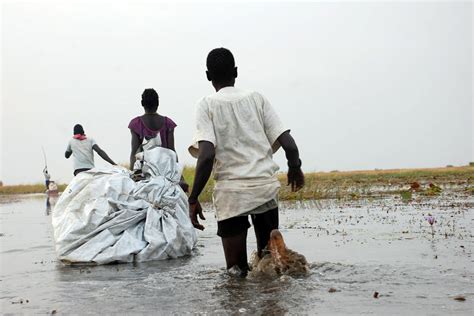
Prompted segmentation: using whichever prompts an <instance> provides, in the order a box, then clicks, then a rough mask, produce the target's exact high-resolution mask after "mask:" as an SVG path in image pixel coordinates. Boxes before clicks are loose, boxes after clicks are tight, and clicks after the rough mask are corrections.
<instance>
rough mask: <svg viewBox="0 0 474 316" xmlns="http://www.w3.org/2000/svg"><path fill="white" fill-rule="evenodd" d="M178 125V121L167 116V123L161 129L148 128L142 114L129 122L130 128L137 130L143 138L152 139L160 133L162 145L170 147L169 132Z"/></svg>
mask: <svg viewBox="0 0 474 316" xmlns="http://www.w3.org/2000/svg"><path fill="white" fill-rule="evenodd" d="M175 127H176V123H175V122H173V120H172V119H170V118H169V117H167V116H165V124H163V126H162V127H161V128H160V129H159V130H157V131H156V130H153V129H150V128H148V127H147V126H146V125H145V123H144V122H143V120H142V117H141V116H137V117H136V118H134V119H133V120H131V121H130V123H129V124H128V128H129V129H130V130H132V131H133V132H135V133H136V134H137V135H138V137H140V139H141V140H143V139H151V138H153V137H156V136H157V135H158V134H160V138H161V144H162V147H166V148H168V137H167V136H168V132H169V131H172V130H173V129H174V128H175Z"/></svg>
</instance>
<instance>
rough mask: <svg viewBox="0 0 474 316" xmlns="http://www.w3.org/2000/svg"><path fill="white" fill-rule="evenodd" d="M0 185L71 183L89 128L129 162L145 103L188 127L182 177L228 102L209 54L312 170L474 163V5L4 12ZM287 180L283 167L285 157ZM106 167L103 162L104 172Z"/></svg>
mask: <svg viewBox="0 0 474 316" xmlns="http://www.w3.org/2000/svg"><path fill="white" fill-rule="evenodd" d="M1 11H2V12H1V45H2V46H1V57H2V58H1V80H2V82H1V111H0V122H1V128H0V148H1V155H0V180H1V181H3V183H4V184H20V183H37V182H40V181H42V179H43V176H42V169H43V166H44V163H45V162H44V157H43V151H42V148H44V151H45V153H46V158H47V164H48V168H49V171H50V173H51V175H52V179H53V180H56V181H57V182H60V183H67V182H68V181H70V180H71V179H72V171H73V170H72V168H73V167H72V160H71V159H69V160H67V159H65V158H64V151H65V149H66V145H67V142H68V141H69V139H70V138H71V137H72V128H73V126H74V124H76V123H80V124H82V125H83V126H84V129H85V132H86V134H87V135H88V136H89V137H92V138H94V139H95V140H96V141H97V143H98V144H99V146H101V148H103V149H104V150H105V151H106V152H107V153H108V154H109V156H110V157H111V158H112V159H114V160H115V161H116V162H123V163H126V162H127V161H128V157H129V152H130V132H129V130H128V128H127V126H128V123H129V121H130V120H131V119H132V118H134V117H135V116H138V115H141V114H142V112H143V109H142V107H141V105H140V96H141V93H142V91H143V90H144V89H145V88H155V89H156V90H157V91H158V94H159V95H160V107H159V109H158V111H159V113H161V114H163V115H166V116H169V117H170V118H172V119H173V120H174V121H175V122H176V123H177V124H178V127H177V128H176V130H175V143H176V150H177V153H178V156H179V159H180V161H181V162H182V163H184V164H188V165H192V164H194V163H195V160H194V158H192V157H191V156H190V155H189V153H188V152H187V148H188V146H189V145H190V143H191V141H192V136H193V132H194V117H195V116H194V114H195V106H196V104H197V102H198V101H199V99H201V98H202V97H203V96H205V95H208V94H211V93H213V92H214V91H213V88H212V86H211V84H210V83H209V82H208V81H207V80H206V77H205V60H206V56H207V53H208V52H209V51H210V50H211V49H213V48H216V47H226V48H229V49H230V50H231V51H232V52H233V54H234V56H235V60H236V65H237V67H238V69H239V77H238V78H237V82H236V86H237V87H239V88H243V89H249V90H256V91H259V92H260V93H262V94H264V95H265V96H266V97H267V98H268V99H269V100H270V102H271V103H272V105H273V106H274V107H275V109H276V111H277V112H278V113H279V115H280V117H281V119H282V121H283V123H284V124H285V125H286V126H287V127H288V128H289V129H291V134H292V135H293V137H294V138H295V140H296V142H297V144H298V146H299V149H300V154H301V160H302V161H303V170H304V171H305V172H311V171H331V170H361V169H376V168H377V169H392V168H418V167H444V166H446V165H455V166H457V165H466V164H468V163H469V162H470V161H474V147H473V144H474V130H473V122H474V111H473V63H472V59H473V51H472V41H473V34H472V30H473V24H472V15H473V4H472V2H470V1H465V2H462V1H445V2H426V1H425V2H411V1H390V2H379V1H366V2H357V1H341V2H296V3H295V2H273V1H264V2H244V3H242V2H233V1H226V2H225V3H224V2H198V3H195V2H192V3H190V2H188V3H183V2H178V3H177V2H163V1H161V2H151V1H100V0H98V1H94V2H91V1H60V2H59V1H41V2H32V1H3V2H2V6H1ZM274 158H275V160H276V161H277V162H278V164H279V165H280V167H281V170H282V171H285V170H286V163H285V156H284V153H283V152H282V151H279V152H278V153H276V154H275V157H274ZM106 165H107V163H106V162H104V161H102V159H101V158H100V157H99V156H97V155H96V166H99V167H101V166H106Z"/></svg>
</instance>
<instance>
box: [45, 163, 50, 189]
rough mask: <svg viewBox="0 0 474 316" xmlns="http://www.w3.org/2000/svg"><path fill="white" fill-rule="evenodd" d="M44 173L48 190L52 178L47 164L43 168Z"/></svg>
mask: <svg viewBox="0 0 474 316" xmlns="http://www.w3.org/2000/svg"><path fill="white" fill-rule="evenodd" d="M43 174H44V184H45V185H46V191H47V190H48V189H49V181H50V179H51V175H50V174H49V173H48V167H47V166H45V167H44V169H43Z"/></svg>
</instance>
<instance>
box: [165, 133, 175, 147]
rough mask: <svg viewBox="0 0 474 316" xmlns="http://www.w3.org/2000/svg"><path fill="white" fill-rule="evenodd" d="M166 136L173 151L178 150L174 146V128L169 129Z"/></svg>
mask: <svg viewBox="0 0 474 316" xmlns="http://www.w3.org/2000/svg"><path fill="white" fill-rule="evenodd" d="M166 137H167V139H166V140H167V143H168V149H171V150H172V151H174V152H176V150H175V148H174V129H170V130H168V133H167V135H166Z"/></svg>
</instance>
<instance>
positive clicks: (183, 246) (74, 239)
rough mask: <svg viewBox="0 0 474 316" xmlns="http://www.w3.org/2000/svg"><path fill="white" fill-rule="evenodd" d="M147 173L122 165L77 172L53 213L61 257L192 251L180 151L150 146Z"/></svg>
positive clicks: (155, 256)
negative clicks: (137, 174)
mask: <svg viewBox="0 0 474 316" xmlns="http://www.w3.org/2000/svg"><path fill="white" fill-rule="evenodd" d="M142 172H143V175H144V176H145V177H146V179H145V180H141V181H138V182H135V181H133V180H132V179H131V178H130V171H128V170H126V169H124V168H120V167H113V168H110V169H107V170H99V169H92V170H90V171H87V172H82V173H80V174H79V175H77V176H76V177H74V179H73V180H72V181H71V183H70V184H69V185H68V187H67V188H66V189H65V191H64V192H63V193H62V194H61V197H60V198H59V200H58V203H57V204H56V207H55V208H54V211H53V213H52V222H53V229H54V238H55V241H56V252H57V254H58V256H59V259H60V260H62V261H64V262H72V263H74V262H92V263H97V264H105V263H110V262H132V261H149V260H162V259H168V258H177V257H180V256H185V255H190V254H191V251H192V249H193V247H194V245H195V244H196V241H197V236H196V232H195V230H194V228H193V226H192V224H191V221H190V219H189V217H188V203H187V197H186V194H185V193H184V191H183V190H182V189H181V187H180V186H179V184H178V183H179V180H180V177H181V168H180V167H179V165H178V164H177V163H176V154H175V153H174V152H173V151H171V150H168V149H165V148H160V147H157V148H153V149H151V150H147V151H145V152H144V157H143V168H142Z"/></svg>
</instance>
